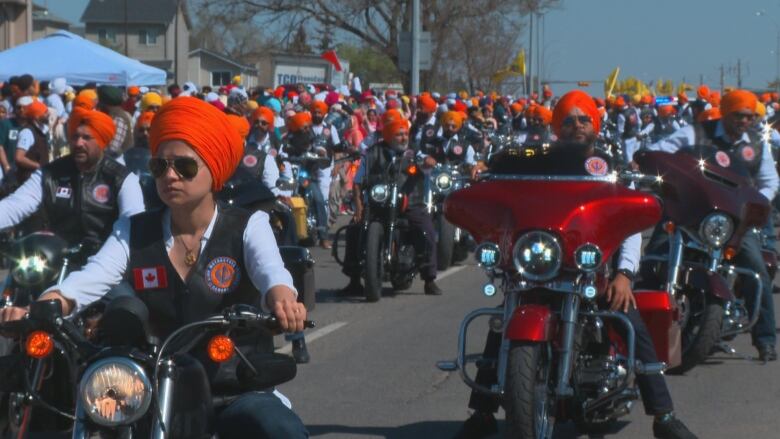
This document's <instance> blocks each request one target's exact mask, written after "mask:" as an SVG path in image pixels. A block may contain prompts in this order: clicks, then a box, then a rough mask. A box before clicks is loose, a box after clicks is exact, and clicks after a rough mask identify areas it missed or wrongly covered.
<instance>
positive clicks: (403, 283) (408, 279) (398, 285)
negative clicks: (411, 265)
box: [391, 275, 414, 291]
mask: <svg viewBox="0 0 780 439" xmlns="http://www.w3.org/2000/svg"><path fill="white" fill-rule="evenodd" d="M412 282H414V277H413V276H412V275H405V276H397V277H394V278H393V280H392V281H391V283H392V285H393V291H404V290H408V289H409V288H410V287H411V286H412Z"/></svg>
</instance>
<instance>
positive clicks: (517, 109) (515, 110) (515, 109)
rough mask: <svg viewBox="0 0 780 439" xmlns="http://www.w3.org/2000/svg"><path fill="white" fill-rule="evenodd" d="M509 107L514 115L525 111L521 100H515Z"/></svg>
mask: <svg viewBox="0 0 780 439" xmlns="http://www.w3.org/2000/svg"><path fill="white" fill-rule="evenodd" d="M509 108H510V109H511V110H512V114H514V115H518V114H520V113H522V112H523V106H522V105H521V104H520V102H513V103H512V105H510V106H509Z"/></svg>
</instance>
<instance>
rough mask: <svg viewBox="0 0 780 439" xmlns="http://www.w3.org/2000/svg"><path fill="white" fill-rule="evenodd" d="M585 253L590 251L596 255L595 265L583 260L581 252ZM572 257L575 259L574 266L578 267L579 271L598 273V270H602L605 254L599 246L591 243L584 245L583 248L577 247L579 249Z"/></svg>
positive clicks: (594, 257)
mask: <svg viewBox="0 0 780 439" xmlns="http://www.w3.org/2000/svg"><path fill="white" fill-rule="evenodd" d="M585 251H589V252H592V253H593V254H594V255H593V259H594V262H593V263H587V262H586V261H583V260H582V258H581V257H580V254H581V252H585ZM572 257H573V259H574V265H575V266H576V267H577V269H578V270H580V271H583V272H585V273H593V272H596V271H598V269H599V268H601V266H602V264H603V262H604V252H602V251H601V248H599V246H597V245H596V244H593V243H590V242H586V243H585V244H582V245H581V246H579V247H577V249H576V250H574V253H573V254H572Z"/></svg>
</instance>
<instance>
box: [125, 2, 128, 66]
mask: <svg viewBox="0 0 780 439" xmlns="http://www.w3.org/2000/svg"><path fill="white" fill-rule="evenodd" d="M127 33H128V32H127V0H125V56H128V55H127V53H128V52H127V51H128V43H127V41H128V38H127Z"/></svg>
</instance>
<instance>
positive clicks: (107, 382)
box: [79, 357, 152, 427]
mask: <svg viewBox="0 0 780 439" xmlns="http://www.w3.org/2000/svg"><path fill="white" fill-rule="evenodd" d="M79 398H81V404H82V407H83V409H84V412H85V413H86V414H87V416H89V418H90V419H92V421H94V422H95V423H96V424H99V425H103V426H106V427H116V426H119V425H128V424H132V423H133V422H135V421H137V420H138V419H140V418H141V417H142V416H143V415H144V414H145V413H146V411H147V410H148V409H149V404H150V403H151V401H152V385H151V383H150V382H149V378H147V377H146V373H144V370H143V369H142V368H141V366H139V365H138V364H136V363H134V362H132V361H130V360H128V359H126V358H119V357H113V358H106V359H104V360H101V361H98V362H96V363H95V364H93V365H92V366H90V367H89V368H88V369H87V371H86V372H84V376H83V377H82V378H81V385H80V386H79Z"/></svg>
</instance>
